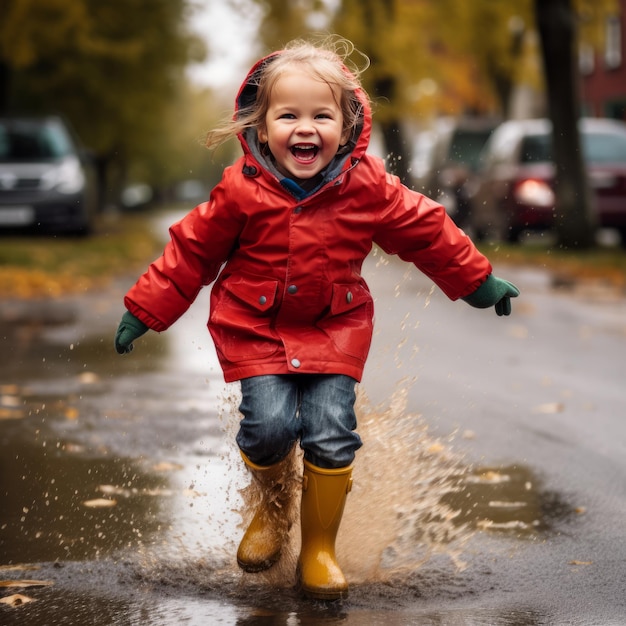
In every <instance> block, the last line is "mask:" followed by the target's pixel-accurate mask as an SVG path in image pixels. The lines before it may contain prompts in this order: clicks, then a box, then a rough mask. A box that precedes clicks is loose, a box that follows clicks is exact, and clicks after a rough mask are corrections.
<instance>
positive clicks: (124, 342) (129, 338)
mask: <svg viewBox="0 0 626 626" xmlns="http://www.w3.org/2000/svg"><path fill="white" fill-rule="evenodd" d="M148 330H150V329H149V328H148V326H146V325H145V324H144V323H143V322H142V321H140V320H138V319H137V318H136V317H135V316H134V315H133V314H132V313H131V312H130V311H126V313H124V315H122V321H121V322H120V325H119V326H118V327H117V332H116V333H115V350H116V351H117V353H118V354H128V353H129V352H130V351H131V350H132V349H133V341H135V339H137V338H138V337H141V335H143V334H144V333H146V332H148Z"/></svg>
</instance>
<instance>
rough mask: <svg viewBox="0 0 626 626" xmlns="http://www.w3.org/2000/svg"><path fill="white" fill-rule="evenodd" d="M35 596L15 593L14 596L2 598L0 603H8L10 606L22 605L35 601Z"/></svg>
mask: <svg viewBox="0 0 626 626" xmlns="http://www.w3.org/2000/svg"><path fill="white" fill-rule="evenodd" d="M34 601H35V599H34V598H29V597H28V596H23V595H22V594H20V593H14V594H13V595H12V596H6V597H5V598H0V604H8V605H9V606H14V607H15V606H22V604H27V603H28V602H34Z"/></svg>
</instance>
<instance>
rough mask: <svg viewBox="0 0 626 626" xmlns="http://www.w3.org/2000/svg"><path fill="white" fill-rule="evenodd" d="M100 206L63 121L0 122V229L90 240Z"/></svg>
mask: <svg viewBox="0 0 626 626" xmlns="http://www.w3.org/2000/svg"><path fill="white" fill-rule="evenodd" d="M96 202H97V195H96V186H95V178H94V176H93V173H92V170H91V167H90V165H89V162H88V159H87V158H85V155H84V152H83V151H82V150H81V148H80V147H79V146H78V142H77V141H76V140H75V139H74V137H73V136H72V133H71V131H70V130H69V128H68V127H67V125H66V124H65V123H64V122H63V121H62V120H61V119H60V118H58V117H52V116H49V117H38V118H34V117H33V118H26V117H19V118H18V117H14V118H8V117H7V118H0V229H7V228H10V229H30V230H35V231H38V232H46V233H48V232H64V233H75V234H87V233H88V232H89V231H90V230H91V227H92V220H93V216H94V213H95V209H96Z"/></svg>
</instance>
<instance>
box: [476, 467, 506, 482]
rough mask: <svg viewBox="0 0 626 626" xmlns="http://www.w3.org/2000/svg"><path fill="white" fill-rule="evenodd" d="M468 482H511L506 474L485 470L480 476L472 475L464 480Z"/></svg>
mask: <svg viewBox="0 0 626 626" xmlns="http://www.w3.org/2000/svg"><path fill="white" fill-rule="evenodd" d="M466 480H467V481H468V482H472V483H493V484H499V483H506V482H509V481H510V480H511V477H510V476H508V475H507V474H501V473H500V472H496V471H495V470H487V471H485V472H482V473H481V474H473V475H470V476H468V477H467V478H466Z"/></svg>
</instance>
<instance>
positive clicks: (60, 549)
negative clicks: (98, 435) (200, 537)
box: [0, 397, 167, 564]
mask: <svg viewBox="0 0 626 626" xmlns="http://www.w3.org/2000/svg"><path fill="white" fill-rule="evenodd" d="M20 411H21V412H23V413H24V415H25V416H22V415H20V416H19V419H18V418H16V419H12V420H10V421H4V422H3V436H2V438H1V439H0V495H1V497H2V510H1V513H0V562H1V564H8V563H25V562H41V561H55V560H64V559H71V560H82V559H91V558H98V557H101V556H104V555H108V554H111V553H113V552H114V551H116V550H119V549H121V548H129V547H136V546H137V545H138V543H139V542H140V541H141V539H142V537H144V538H145V537H146V536H149V535H150V534H151V533H153V532H155V531H156V530H158V528H159V519H158V518H159V516H158V511H159V501H158V499H157V498H156V497H155V495H154V494H158V493H160V490H162V489H164V488H166V487H167V484H166V483H165V482H164V481H163V478H162V477H159V476H157V475H154V474H150V473H146V472H145V471H144V470H143V469H142V467H141V466H140V465H139V464H138V463H137V461H136V460H133V459H124V458H119V457H113V456H111V457H108V456H107V455H106V450H89V449H87V448H86V447H85V446H84V445H83V444H80V443H73V442H71V441H67V440H63V439H60V438H59V437H58V435H57V434H55V433H54V431H53V427H54V425H55V423H56V422H63V421H67V420H73V419H74V413H73V412H72V411H70V410H69V408H68V404H67V403H66V402H64V401H63V400H60V399H59V398H54V397H49V398H45V397H37V398H30V399H29V401H28V402H26V403H23V404H22V407H21V408H20ZM112 485H116V486H123V489H124V492H123V494H122V493H121V492H120V493H118V494H117V496H113V494H111V493H107V488H110V486H112Z"/></svg>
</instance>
